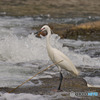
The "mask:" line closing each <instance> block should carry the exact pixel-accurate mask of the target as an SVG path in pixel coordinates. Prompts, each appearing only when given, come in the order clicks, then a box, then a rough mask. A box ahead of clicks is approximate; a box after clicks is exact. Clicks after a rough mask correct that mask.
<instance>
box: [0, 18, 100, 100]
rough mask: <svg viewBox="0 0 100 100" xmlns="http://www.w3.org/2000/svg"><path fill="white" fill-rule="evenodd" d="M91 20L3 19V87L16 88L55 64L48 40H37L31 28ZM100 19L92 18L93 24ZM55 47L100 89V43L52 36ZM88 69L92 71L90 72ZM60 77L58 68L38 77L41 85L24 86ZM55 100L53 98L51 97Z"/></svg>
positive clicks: (21, 97) (42, 99) (10, 99)
mask: <svg viewBox="0 0 100 100" xmlns="http://www.w3.org/2000/svg"><path fill="white" fill-rule="evenodd" d="M88 19H89V18H74V19H71V18H70V19H65V18H64V19H53V18H50V19H49V18H46V19H44V18H41V17H37V18H32V17H24V18H13V17H0V87H16V86H18V85H19V84H21V83H22V82H23V81H25V80H27V79H28V78H30V77H32V76H33V75H34V74H35V73H37V72H38V71H39V70H40V68H44V67H46V66H48V65H50V64H52V62H51V61H50V59H49V57H48V54H47V51H46V43H45V42H46V40H45V37H42V38H41V39H40V38H36V37H35V36H34V34H29V33H31V32H33V33H34V32H36V30H32V29H31V27H33V26H36V25H43V24H48V23H50V22H56V23H67V22H68V23H74V24H78V23H81V22H85V21H89V20H90V19H89V20H88ZM94 19H95V20H96V19H99V17H93V18H92V17H91V20H94ZM51 44H52V46H53V47H55V48H57V49H59V50H60V51H62V52H64V53H65V54H66V55H67V56H68V57H69V58H70V59H71V60H72V62H73V63H74V64H75V66H76V67H79V68H82V69H84V70H83V71H82V72H81V75H82V76H83V77H84V79H86V81H87V82H88V83H90V84H92V85H100V81H98V80H100V74H99V73H100V71H99V69H100V42H99V41H81V40H77V41H76V40H69V39H63V40H60V39H59V36H57V35H52V37H51ZM87 69H88V70H87ZM57 73H58V70H57V68H56V67H54V68H53V69H50V70H49V71H45V72H44V73H42V74H41V75H38V76H36V77H35V78H34V79H38V84H35V83H32V82H31V81H29V82H27V83H26V84H24V85H23V87H24V86H25V87H26V86H38V85H41V84H42V82H41V81H40V80H39V79H40V78H46V77H47V78H52V75H53V76H55V75H56V74H57ZM1 95H2V96H1V97H0V100H4V99H5V98H6V99H7V100H25V99H28V100H32V99H31V98H34V99H35V100H48V99H47V98H48V97H49V96H41V95H34V94H25V93H23V94H17V95H15V94H8V93H4V94H2V93H1ZM50 98H51V97H50Z"/></svg>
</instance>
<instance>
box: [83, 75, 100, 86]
mask: <svg viewBox="0 0 100 100" xmlns="http://www.w3.org/2000/svg"><path fill="white" fill-rule="evenodd" d="M84 79H85V80H86V81H87V83H88V84H90V85H92V86H95V87H96V86H99V87H100V77H98V76H95V77H85V78H84Z"/></svg>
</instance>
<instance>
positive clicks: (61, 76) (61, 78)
mask: <svg viewBox="0 0 100 100" xmlns="http://www.w3.org/2000/svg"><path fill="white" fill-rule="evenodd" d="M62 80H63V75H62V73H61V72H60V83H59V87H58V90H60V88H61V83H62Z"/></svg>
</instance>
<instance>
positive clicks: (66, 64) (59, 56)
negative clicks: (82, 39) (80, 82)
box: [53, 48, 78, 75]
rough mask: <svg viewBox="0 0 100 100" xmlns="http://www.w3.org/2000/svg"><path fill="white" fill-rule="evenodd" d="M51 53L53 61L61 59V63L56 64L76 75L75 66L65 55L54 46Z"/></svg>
mask: <svg viewBox="0 0 100 100" xmlns="http://www.w3.org/2000/svg"><path fill="white" fill-rule="evenodd" d="M53 53H54V54H53V61H54V62H59V61H61V60H63V61H62V62H61V63H59V64H58V66H60V67H61V68H64V69H66V70H68V71H70V72H73V73H74V74H76V75H78V71H77V69H76V67H75V66H74V65H73V63H72V61H71V60H70V59H69V58H68V57H67V56H66V55H64V54H63V53H62V52H61V51H59V50H57V49H55V48H53Z"/></svg>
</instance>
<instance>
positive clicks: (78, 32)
mask: <svg viewBox="0 0 100 100" xmlns="http://www.w3.org/2000/svg"><path fill="white" fill-rule="evenodd" d="M48 25H49V26H50V28H51V29H52V31H53V32H52V33H53V34H58V35H59V36H60V37H61V39H63V38H69V39H75V40H77V39H80V40H91V41H94V40H97V41H100V21H95V22H88V23H84V24H80V25H73V24H55V23H50V24H48ZM42 26H43V25H42ZM42 26H37V27H33V28H32V29H37V30H39V29H40V28H41V27H42ZM42 34H44V33H42ZM38 37H40V34H39V35H38Z"/></svg>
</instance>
